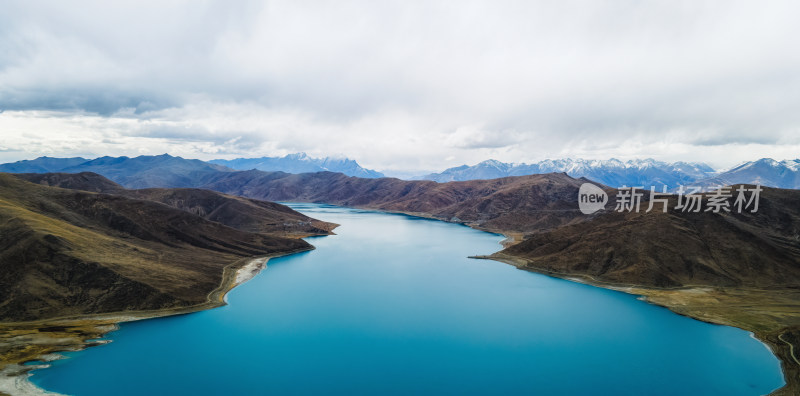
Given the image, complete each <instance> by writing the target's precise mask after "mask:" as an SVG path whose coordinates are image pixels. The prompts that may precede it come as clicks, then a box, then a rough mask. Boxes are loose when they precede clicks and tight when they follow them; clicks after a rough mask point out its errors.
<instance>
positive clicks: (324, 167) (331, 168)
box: [208, 153, 384, 179]
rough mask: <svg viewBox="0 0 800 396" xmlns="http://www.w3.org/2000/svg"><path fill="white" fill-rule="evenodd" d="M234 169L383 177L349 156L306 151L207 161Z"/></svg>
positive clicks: (370, 177) (367, 177) (369, 177)
mask: <svg viewBox="0 0 800 396" xmlns="http://www.w3.org/2000/svg"><path fill="white" fill-rule="evenodd" d="M208 162H209V163H212V164H217V165H223V166H226V167H229V168H231V169H236V170H251V169H258V170H262V171H268V172H286V173H311V172H326V171H327V172H339V173H344V174H345V175H347V176H355V177H362V178H366V179H374V178H379V177H384V175H383V173H381V172H378V171H374V170H371V169H366V168H363V167H362V166H361V165H359V164H358V162H356V161H355V160H351V159H349V158H332V157H325V158H313V157H309V156H308V154H306V153H296V154H289V155H286V156H283V157H261V158H237V159H233V160H222V159H215V160H211V161H208Z"/></svg>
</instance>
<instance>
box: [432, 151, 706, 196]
mask: <svg viewBox="0 0 800 396" xmlns="http://www.w3.org/2000/svg"><path fill="white" fill-rule="evenodd" d="M543 173H566V174H568V175H570V176H572V177H575V178H580V177H585V178H587V179H591V180H593V181H596V182H598V183H602V184H605V185H608V186H612V187H621V186H623V185H626V186H647V187H649V186H656V187H657V188H659V189H660V188H662V186H667V187H668V188H673V187H676V186H677V185H679V184H684V185H686V184H689V183H691V182H693V181H695V180H700V179H705V178H708V177H710V176H713V175H715V172H714V169H713V168H711V167H710V166H708V165H707V164H704V163H698V162H674V163H668V162H662V161H656V160H654V159H651V158H648V159H643V160H630V161H626V162H623V161H620V160H618V159H615V158H612V159H609V160H584V159H558V160H544V161H540V162H537V163H534V164H524V163H522V164H515V163H505V162H500V161H497V160H487V161H483V162H480V163H478V164H475V165H472V166H467V165H462V166H458V167H455V168H450V169H447V170H445V171H444V172H441V173H431V174H429V175H426V176H423V179H426V180H433V181H436V182H439V183H445V182H449V181H465V180H476V179H496V178H500V177H508V176H523V175H532V174H543Z"/></svg>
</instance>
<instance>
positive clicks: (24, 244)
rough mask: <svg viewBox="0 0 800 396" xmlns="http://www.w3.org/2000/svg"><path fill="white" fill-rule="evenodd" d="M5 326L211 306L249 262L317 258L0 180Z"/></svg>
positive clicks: (190, 221)
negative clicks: (228, 270) (226, 277)
mask: <svg viewBox="0 0 800 396" xmlns="http://www.w3.org/2000/svg"><path fill="white" fill-rule="evenodd" d="M0 224H1V225H0V252H2V253H0V268H2V271H0V301H2V304H0V318H1V319H0V321H19V320H35V319H42V318H47V317H54V316H65V315H80V314H87V313H101V312H116V311H126V310H147V309H163V308H171V307H181V306H189V305H194V304H202V303H205V302H206V301H207V298H208V294H209V293H210V292H211V291H212V290H214V289H215V288H217V287H218V286H219V285H220V282H221V280H222V274H223V269H224V268H225V267H226V266H227V265H229V264H230V263H232V262H234V261H237V260H239V259H240V258H242V257H249V256H258V255H269V254H275V253H281V252H290V251H298V250H304V249H309V248H310V245H308V244H307V243H306V242H305V241H302V240H298V239H288V238H282V237H277V236H270V235H264V234H256V233H249V232H244V231H239V230H236V229H233V228H230V227H227V226H224V225H222V224H219V223H215V222H211V221H208V220H205V219H203V218H201V217H199V216H196V215H192V214H190V213H187V212H184V211H181V210H177V209H174V208H171V207H168V206H166V205H163V204H159V203H155V202H150V201H144V200H133V199H130V198H125V197H120V196H111V195H104V194H94V193H88V192H81V191H70V190H63V189H58V188H52V187H42V186H37V185H34V184H31V183H27V182H23V181H20V180H18V179H16V178H13V177H11V176H8V175H2V174H0Z"/></svg>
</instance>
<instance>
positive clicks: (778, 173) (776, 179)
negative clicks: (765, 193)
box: [696, 158, 800, 190]
mask: <svg viewBox="0 0 800 396" xmlns="http://www.w3.org/2000/svg"><path fill="white" fill-rule="evenodd" d="M737 183H746V184H760V185H762V186H769V187H777V188H791V189H795V190H796V189H800V159H794V160H784V161H776V160H774V159H772V158H762V159H760V160H757V161H748V162H745V163H743V164H741V165H738V166H735V167H733V168H731V169H729V170H726V171H724V172H721V173H719V174H718V175H716V176H714V177H711V178H708V179H705V180H701V181H698V182H697V183H696V184H697V185H699V186H702V187H715V186H728V185H732V184H737Z"/></svg>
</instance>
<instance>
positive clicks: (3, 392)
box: [0, 246, 314, 396]
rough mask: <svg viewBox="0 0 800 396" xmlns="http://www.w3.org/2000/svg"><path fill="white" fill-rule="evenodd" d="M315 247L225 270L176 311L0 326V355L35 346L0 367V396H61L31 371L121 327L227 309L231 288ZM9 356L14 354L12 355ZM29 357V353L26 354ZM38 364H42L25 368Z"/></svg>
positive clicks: (244, 261)
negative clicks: (199, 297)
mask: <svg viewBox="0 0 800 396" xmlns="http://www.w3.org/2000/svg"><path fill="white" fill-rule="evenodd" d="M313 249H314V247H313V246H311V247H310V248H305V249H296V250H292V251H289V252H281V253H274V254H269V255H264V256H257V257H247V258H242V259H239V260H236V261H234V262H233V263H231V264H228V265H227V266H225V267H224V268H223V272H222V280H221V281H220V285H219V286H218V287H217V288H216V289H214V290H212V291H211V292H210V293H209V294H208V296H207V299H206V302H204V303H200V304H196V305H192V306H187V307H179V308H167V309H160V310H151V311H127V312H109V313H102V314H89V315H79V316H68V317H56V318H50V319H42V320H36V321H27V322H2V323H0V352H3V349H2V348H1V347H3V341H6V343H9V344H11V347H9V350H11V348H12V347H13V344H14V342H15V341H16V342H19V343H20V344H22V345H35V346H36V347H37V348H34V349H35V351H30V352H28V351H25V352H23V353H22V354H21V355H20V356H16V358H15V359H12V360H11V361H9V362H2V363H0V396H11V395H14V396H63V395H61V394H59V393H54V392H48V391H46V390H44V389H41V388H39V387H38V386H36V385H35V384H34V383H33V382H31V381H30V377H31V376H32V375H33V372H34V371H35V370H39V369H45V368H48V367H50V365H49V364H48V363H49V362H51V361H54V360H59V359H63V358H65V356H64V355H62V354H61V352H74V351H80V350H84V349H86V348H90V347H93V346H97V345H103V344H107V343H110V342H111V340H98V339H99V338H102V337H105V336H106V335H107V334H109V333H111V332H114V331H116V330H118V329H119V324H121V323H125V322H134V321H139V320H147V319H156V318H162V317H166V316H174V315H185V314H189V313H193V312H199V311H205V310H208V309H213V308H218V307H221V306H225V305H227V295H228V293H229V292H230V291H231V290H233V289H234V288H235V287H237V286H239V285H242V284H244V283H246V282H247V281H249V280H251V279H253V278H254V277H255V276H256V275H258V274H259V273H261V271H263V270H264V269H265V268H266V267H267V263H268V262H269V260H270V259H272V258H276V257H282V256H288V255H291V254H295V253H301V252H306V251H310V250H313ZM42 328H58V329H59V330H60V331H54V332H40V331H39V329H42ZM12 352H13V351H12ZM26 352H27V353H26ZM37 361H41V362H42V364H36V365H24V364H25V363H27V362H37Z"/></svg>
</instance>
